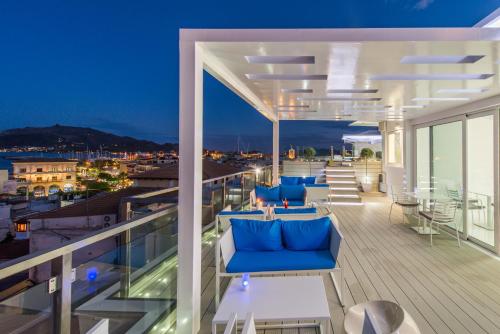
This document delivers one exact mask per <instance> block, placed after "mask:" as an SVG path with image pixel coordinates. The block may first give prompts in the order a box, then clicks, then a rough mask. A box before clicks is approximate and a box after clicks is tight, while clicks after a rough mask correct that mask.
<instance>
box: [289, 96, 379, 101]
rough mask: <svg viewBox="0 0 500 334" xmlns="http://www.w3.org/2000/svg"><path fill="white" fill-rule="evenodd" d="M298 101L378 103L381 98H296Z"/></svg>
mask: <svg viewBox="0 0 500 334" xmlns="http://www.w3.org/2000/svg"><path fill="white" fill-rule="evenodd" d="M297 100H300V101H306V100H307V101H380V100H382V98H381V97H298V98H297Z"/></svg>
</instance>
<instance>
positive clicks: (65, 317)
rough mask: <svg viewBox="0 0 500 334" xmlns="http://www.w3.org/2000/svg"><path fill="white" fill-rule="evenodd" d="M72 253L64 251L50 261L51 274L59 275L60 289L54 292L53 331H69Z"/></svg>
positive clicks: (59, 332)
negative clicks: (64, 252)
mask: <svg viewBox="0 0 500 334" xmlns="http://www.w3.org/2000/svg"><path fill="white" fill-rule="evenodd" d="M72 256H73V254H72V253H66V254H63V255H62V256H60V257H58V258H56V259H54V260H52V261H51V266H52V276H59V277H60V280H59V282H60V283H59V285H60V289H58V290H57V291H56V292H54V305H53V317H54V331H53V332H54V333H58V334H66V333H70V332H71V283H72V278H71V270H72Z"/></svg>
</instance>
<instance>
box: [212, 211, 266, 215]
mask: <svg viewBox="0 0 500 334" xmlns="http://www.w3.org/2000/svg"><path fill="white" fill-rule="evenodd" d="M263 214H264V211H262V210H251V211H221V212H219V216H236V215H263Z"/></svg>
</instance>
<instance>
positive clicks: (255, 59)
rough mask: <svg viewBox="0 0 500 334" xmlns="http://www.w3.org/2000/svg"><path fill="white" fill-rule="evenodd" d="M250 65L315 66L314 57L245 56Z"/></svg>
mask: <svg viewBox="0 0 500 334" xmlns="http://www.w3.org/2000/svg"><path fill="white" fill-rule="evenodd" d="M245 59H246V60H247V62H248V63H250V64H314V63H315V62H316V58H315V57H314V56H245Z"/></svg>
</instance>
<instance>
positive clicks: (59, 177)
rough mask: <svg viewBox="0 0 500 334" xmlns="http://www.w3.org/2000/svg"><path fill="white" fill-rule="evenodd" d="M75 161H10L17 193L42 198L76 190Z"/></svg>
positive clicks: (58, 159)
mask: <svg viewBox="0 0 500 334" xmlns="http://www.w3.org/2000/svg"><path fill="white" fill-rule="evenodd" d="M77 163H78V162H77V161H73V160H68V159H62V158H19V159H14V160H13V161H12V166H13V177H14V179H15V180H16V182H17V191H18V193H26V192H27V193H33V196H35V197H43V196H48V195H51V194H55V193H58V192H59V191H64V192H68V191H73V190H75V188H76V165H77Z"/></svg>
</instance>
